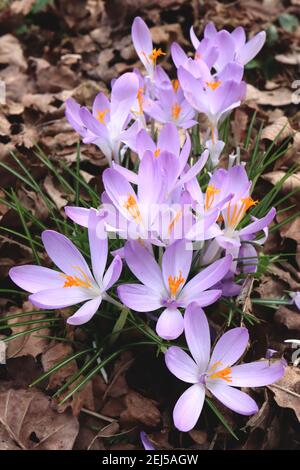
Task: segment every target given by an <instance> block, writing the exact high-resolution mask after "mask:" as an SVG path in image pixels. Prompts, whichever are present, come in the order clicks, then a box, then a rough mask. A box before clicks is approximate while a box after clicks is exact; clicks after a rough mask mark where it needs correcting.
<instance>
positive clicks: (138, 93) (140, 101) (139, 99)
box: [137, 87, 144, 114]
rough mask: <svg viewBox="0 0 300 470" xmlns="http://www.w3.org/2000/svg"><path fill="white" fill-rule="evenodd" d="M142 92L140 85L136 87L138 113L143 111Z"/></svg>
mask: <svg viewBox="0 0 300 470" xmlns="http://www.w3.org/2000/svg"><path fill="white" fill-rule="evenodd" d="M143 92H144V88H143V87H140V88H139V89H138V92H137V100H138V104H139V114H143V112H144V110H143Z"/></svg>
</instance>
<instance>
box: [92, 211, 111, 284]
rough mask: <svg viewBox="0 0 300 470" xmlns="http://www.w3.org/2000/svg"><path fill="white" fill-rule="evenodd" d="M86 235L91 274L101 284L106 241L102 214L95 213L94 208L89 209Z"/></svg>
mask: <svg viewBox="0 0 300 470" xmlns="http://www.w3.org/2000/svg"><path fill="white" fill-rule="evenodd" d="M88 235H89V244H90V253H91V261H92V268H93V274H94V276H95V279H96V281H97V283H98V284H99V285H101V283H102V279H103V274H104V270H105V266H106V262H107V255H108V241H107V233H106V232H105V228H104V216H103V214H99V213H97V211H96V210H95V209H91V210H90V214H89V221H88Z"/></svg>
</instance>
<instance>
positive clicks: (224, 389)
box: [207, 382, 258, 416]
mask: <svg viewBox="0 0 300 470" xmlns="http://www.w3.org/2000/svg"><path fill="white" fill-rule="evenodd" d="M207 388H208V389H209V390H210V391H211V393H212V394H213V395H214V396H215V397H216V398H217V399H218V400H219V401H220V402H221V403H223V405H225V406H227V408H229V409H230V410H232V411H235V412H236V413H239V414H241V415H246V416H249V415H253V414H254V413H257V411H258V406H257V404H256V403H255V401H254V400H253V398H251V397H250V396H249V395H247V394H246V393H244V392H241V390H238V389H236V388H233V387H230V386H228V385H223V384H220V383H217V382H216V383H214V384H212V383H211V382H209V384H207Z"/></svg>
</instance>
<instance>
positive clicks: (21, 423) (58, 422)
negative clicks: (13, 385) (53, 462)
mask: <svg viewBox="0 0 300 470" xmlns="http://www.w3.org/2000/svg"><path fill="white" fill-rule="evenodd" d="M0 423H1V425H2V427H3V428H4V429H5V430H6V432H7V433H8V434H9V436H10V438H11V439H12V440H13V441H14V442H15V443H16V444H17V445H18V446H19V448H21V449H23V450H29V449H30V450H71V449H72V448H73V445H74V442H75V439H76V436H77V434H78V430H79V424H78V421H77V418H75V417H74V416H72V415H71V414H70V413H67V412H66V413H64V414H59V413H57V412H55V411H53V410H52V409H51V406H50V400H49V397H48V396H46V395H44V394H43V393H42V392H40V391H39V390H36V389H32V390H22V389H20V390H14V389H9V390H7V391H4V392H2V393H0Z"/></svg>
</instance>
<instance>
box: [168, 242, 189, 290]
mask: <svg viewBox="0 0 300 470" xmlns="http://www.w3.org/2000/svg"><path fill="white" fill-rule="evenodd" d="M192 257H193V250H192V249H191V248H190V247H189V243H188V242H187V241H186V240H177V241H176V242H174V243H172V245H171V246H169V247H168V248H167V249H166V251H165V253H164V254H163V257H162V273H163V278H164V282H165V286H166V289H167V290H168V291H169V290H170V287H169V278H170V276H171V277H172V278H174V277H178V276H180V273H181V275H182V277H183V279H184V282H185V281H186V279H187V277H188V275H189V272H190V269H191V264H192ZM182 287H183V284H181V286H180V288H182Z"/></svg>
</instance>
